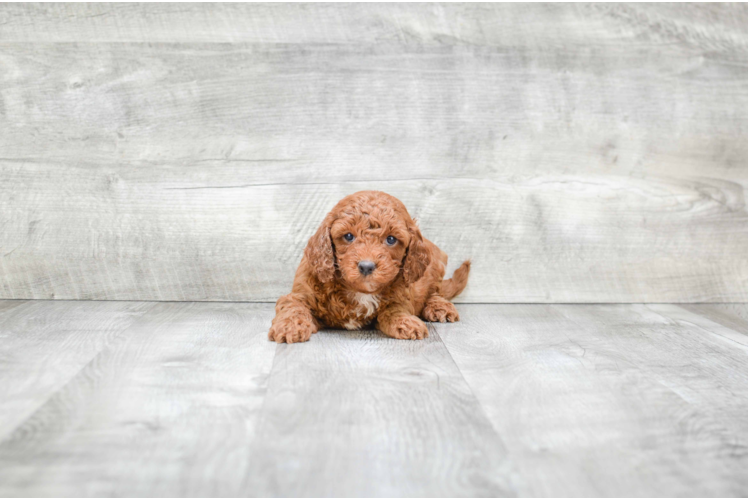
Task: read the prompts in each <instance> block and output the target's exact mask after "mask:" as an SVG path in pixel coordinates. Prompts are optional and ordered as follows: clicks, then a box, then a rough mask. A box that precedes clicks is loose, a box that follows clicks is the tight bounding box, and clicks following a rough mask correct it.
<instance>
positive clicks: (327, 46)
mask: <svg viewBox="0 0 748 500" xmlns="http://www.w3.org/2000/svg"><path fill="white" fill-rule="evenodd" d="M747 26H748V9H746V8H745V6H743V5H738V4H731V5H716V4H715V5H644V4H641V5H585V4H568V5H521V4H506V5H487V4H481V5H467V4H465V5H457V4H445V5H441V4H425V5H424V4H419V5H415V4H403V5H397V4H387V5H385V4H383V5H323V4H314V5H288V4H285V5H284V4H279V5H256V4H255V5H243V4H225V5H215V4H213V5H204V4H189V5H175V4H158V5H155V4H154V5H146V4H68V5H65V4H61V5H46V4H45V5H30V4H18V5H9V4H6V5H3V6H2V8H0V68H2V72H1V73H0V79H1V82H2V85H0V127H2V130H3V133H2V134H0V150H1V151H2V158H0V228H2V231H0V255H2V256H3V258H2V259H1V260H0V297H4V298H71V299H151V300H249V301H272V300H275V299H276V298H277V297H278V296H279V295H281V294H283V293H286V292H287V291H288V290H289V288H290V283H291V280H292V277H293V273H294V270H295V267H296V265H297V264H298V261H299V259H300V256H301V252H302V249H303V246H304V244H305V242H306V240H307V238H308V237H309V236H310V235H311V234H312V232H313V231H314V230H315V229H316V225H317V224H318V223H319V221H321V219H322V218H323V216H324V214H325V213H326V211H327V210H329V209H330V208H331V207H332V206H333V205H334V203H335V202H336V201H337V200H338V199H340V198H341V197H342V196H344V195H346V194H349V193H351V192H354V191H357V190H360V189H381V190H385V191H387V192H390V193H391V194H393V195H395V196H398V197H400V198H402V199H403V201H404V202H405V203H406V205H407V206H408V207H409V208H410V209H411V211H412V212H413V213H414V215H416V216H417V217H419V218H420V221H421V225H422V228H423V230H424V232H425V234H426V236H427V237H429V238H430V239H432V240H433V241H435V242H436V243H437V244H438V245H439V246H440V247H442V248H443V249H444V250H445V251H447V252H448V253H449V254H450V256H451V259H452V265H453V266H454V265H456V264H458V263H459V261H461V260H462V259H465V258H469V257H472V259H473V262H474V272H473V276H472V278H471V283H470V285H469V287H468V289H467V290H466V292H465V293H464V295H463V296H462V297H461V298H460V300H461V301H464V302H494V301H498V302H632V301H633V302H720V301H723V302H725V301H746V300H748V253H747V252H745V251H744V249H745V248H748V215H747V214H746V210H745V186H746V185H748V169H746V164H745V161H744V158H746V157H748V141H746V140H745V136H746V130H745V123H748V69H746V68H748V34H746V33H748V30H746V27H747ZM109 42H116V43H109Z"/></svg>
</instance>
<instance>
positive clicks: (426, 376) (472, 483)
mask: <svg viewBox="0 0 748 500" xmlns="http://www.w3.org/2000/svg"><path fill="white" fill-rule="evenodd" d="M257 436H258V439H257V441H256V442H255V445H254V456H253V457H254V458H253V460H252V461H251V466H250V468H249V472H248V474H247V476H248V478H249V479H248V481H247V483H246V486H245V488H246V490H245V493H246V494H249V495H252V496H292V497H293V496H305V497H309V496H310V497H316V496H323V497H324V496H354V497H355V496H395V497H397V496H406V497H409V496H427V497H443V496H447V497H451V496H506V495H510V496H513V486H512V484H511V481H512V480H513V477H512V475H513V471H512V467H511V463H510V461H509V459H508V458H507V456H506V454H505V452H504V447H503V443H502V441H501V439H500V438H499V436H497V435H496V433H495V432H494V431H493V429H492V428H491V425H490V423H489V422H488V420H487V419H486V417H485V414H484V413H483V411H482V409H481V408H480V406H479V405H478V403H477V401H476V400H475V398H474V396H473V394H472V393H471V392H470V389H469V388H468V387H467V384H465V381H464V380H463V378H462V376H461V375H460V372H459V370H458V369H457V367H456V366H455V364H454V362H453V361H452V359H451V358H450V356H449V353H448V352H447V350H446V349H445V347H444V345H443V343H442V342H441V340H440V339H439V336H438V334H436V333H435V332H434V331H433V330H432V331H431V336H430V337H429V338H428V339H426V340H424V341H419V342H408V341H402V340H395V339H391V338H387V337H385V336H384V335H383V334H381V333H379V332H374V331H363V332H344V331H323V332H320V333H318V334H316V335H314V336H313V337H312V339H311V340H310V341H309V342H308V343H305V344H300V345H290V346H289V345H281V346H279V347H278V351H277V353H276V359H275V362H274V365H273V371H272V373H271V375H270V384H269V389H268V393H267V396H266V401H265V404H264V406H263V413H262V420H261V421H260V424H259V428H258V432H257Z"/></svg>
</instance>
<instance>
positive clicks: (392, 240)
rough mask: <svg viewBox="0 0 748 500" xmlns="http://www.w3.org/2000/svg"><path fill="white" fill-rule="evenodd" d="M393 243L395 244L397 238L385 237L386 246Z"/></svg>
mask: <svg viewBox="0 0 748 500" xmlns="http://www.w3.org/2000/svg"><path fill="white" fill-rule="evenodd" d="M395 243H397V238H395V237H394V236H387V244H388V245H389V246H392V245H394V244H395Z"/></svg>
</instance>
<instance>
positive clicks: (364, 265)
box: [358, 260, 377, 276]
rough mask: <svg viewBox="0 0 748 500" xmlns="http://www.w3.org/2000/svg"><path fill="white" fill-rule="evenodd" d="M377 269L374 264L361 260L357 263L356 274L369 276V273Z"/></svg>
mask: <svg viewBox="0 0 748 500" xmlns="http://www.w3.org/2000/svg"><path fill="white" fill-rule="evenodd" d="M376 268H377V265H376V264H374V263H373V262H372V261H370V260H362V261H361V262H359V263H358V272H360V273H361V274H363V275H364V276H369V275H370V274H371V273H373V272H374V269H376Z"/></svg>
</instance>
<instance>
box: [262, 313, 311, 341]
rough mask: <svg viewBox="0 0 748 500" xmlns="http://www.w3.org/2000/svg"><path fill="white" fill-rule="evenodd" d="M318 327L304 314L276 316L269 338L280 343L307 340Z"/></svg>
mask: <svg viewBox="0 0 748 500" xmlns="http://www.w3.org/2000/svg"><path fill="white" fill-rule="evenodd" d="M316 331H317V329H316V328H315V326H314V324H313V323H312V322H311V321H309V319H307V318H304V317H302V316H290V317H288V316H286V317H277V316H276V317H275V319H274V320H273V324H272V326H271V327H270V332H269V333H268V339H270V340H274V341H275V342H278V343H279V344H280V343H282V342H286V343H288V344H293V343H294V342H306V341H307V340H309V337H311V336H312V334H313V333H314V332H316Z"/></svg>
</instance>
